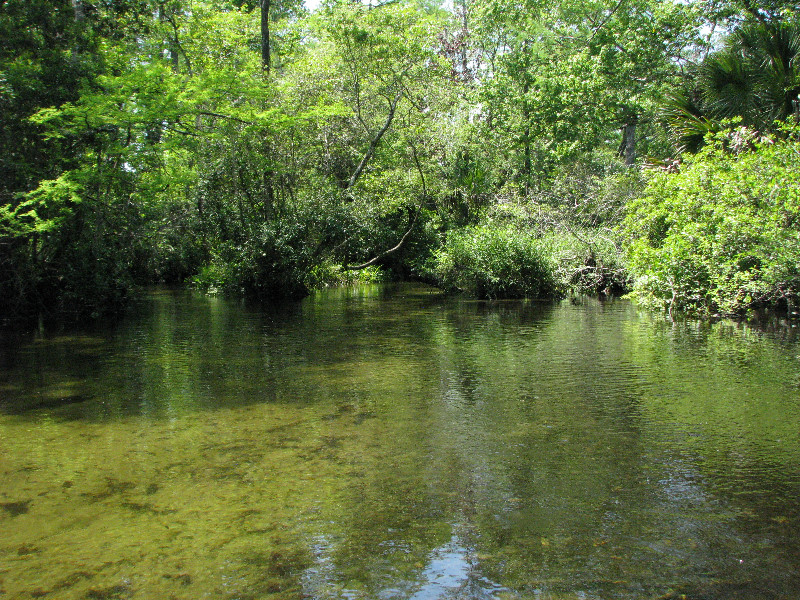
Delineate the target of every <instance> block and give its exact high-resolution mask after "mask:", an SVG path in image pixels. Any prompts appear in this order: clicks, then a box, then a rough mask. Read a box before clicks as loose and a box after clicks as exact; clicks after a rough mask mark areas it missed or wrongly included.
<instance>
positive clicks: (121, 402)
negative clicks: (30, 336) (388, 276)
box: [0, 286, 800, 600]
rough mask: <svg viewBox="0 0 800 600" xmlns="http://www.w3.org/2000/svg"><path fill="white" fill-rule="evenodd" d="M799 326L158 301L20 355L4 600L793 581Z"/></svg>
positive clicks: (526, 309)
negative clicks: (116, 321) (103, 325)
mask: <svg viewBox="0 0 800 600" xmlns="http://www.w3.org/2000/svg"><path fill="white" fill-rule="evenodd" d="M795 331H796V330H795V329H792V328H791V327H782V328H781V327H773V328H771V329H762V330H755V329H750V328H748V327H745V326H742V325H735V324H730V323H717V324H713V325H712V324H698V323H679V324H671V323H666V322H664V321H662V320H660V319H658V318H654V317H652V316H648V315H645V314H641V313H638V312H637V311H636V310H635V309H634V308H633V307H632V306H630V305H629V304H627V303H624V302H613V303H600V302H594V301H588V300H587V301H585V302H582V303H578V304H571V303H569V302H564V303H559V304H553V305H548V304H537V303H527V302H507V303H491V304H487V303H479V302H464V301H455V300H447V299H445V298H443V297H441V296H440V295H438V294H437V293H436V292H435V291H433V290H430V289H427V288H415V287H409V286H400V287H374V288H359V289H358V290H336V291H331V292H327V293H323V294H319V295H316V296H314V297H311V298H309V299H307V300H306V301H304V302H303V303H301V304H299V305H295V306H291V307H288V308H283V309H264V308H256V307H249V306H246V305H241V304H239V303H235V302H229V301H225V300H223V299H219V298H208V297H203V296H198V295H193V294H191V293H188V292H166V291H161V292H157V293H154V294H153V295H152V296H151V297H150V300H149V302H148V303H146V304H145V305H143V306H142V307H141V309H140V310H139V311H138V313H137V314H135V315H132V316H131V317H130V319H128V320H127V321H126V322H124V323H122V324H121V325H119V326H115V327H110V328H108V329H102V330H95V331H84V332H80V333H77V334H72V335H60V336H52V337H44V338H40V339H36V340H30V341H24V342H22V343H13V344H12V343H5V344H4V345H3V346H2V349H0V477H2V479H0V481H2V484H0V598H3V599H4V600H5V598H9V599H12V598H13V599H28V598H53V599H56V598H58V599H73V598H74V599H101V598H109V599H114V598H135V599H152V598H165V599H166V598H175V599H186V600H189V599H192V600H194V599H199V598H209V599H223V600H234V599H241V600H245V599H256V598H258V599H261V598H275V599H278V598H281V599H286V600H290V599H301V598H315V599H320V600H327V599H334V598H337V599H338V598H341V599H345V598H346V599H351V600H366V599H370V600H372V599H385V600H399V599H409V598H412V599H415V600H444V599H460V600H474V599H484V598H485V599H490V598H491V599H497V600H510V599H534V598H535V599H548V598H552V599H578V598H580V599H609V598H619V599H623V598H624V599H653V598H663V599H667V598H676V599H677V598H682V597H686V598H695V599H699V598H714V599H717V598H719V599H723V600H727V599H731V600H733V599H734V598H745V599H761V598H763V599H790V598H797V597H800V568H799V567H800V443H798V442H800V439H799V438H800V380H799V379H798V373H800V368H798V367H800V344H798V341H797V337H796V334H795V333H794V332H795Z"/></svg>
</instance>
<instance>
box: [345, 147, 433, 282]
mask: <svg viewBox="0 0 800 600" xmlns="http://www.w3.org/2000/svg"><path fill="white" fill-rule="evenodd" d="M409 146H411V155H412V156H413V157H414V164H415V165H416V167H417V171H418V172H419V177H420V180H421V182H422V196H421V198H420V201H419V205H418V206H417V208H416V210H415V211H414V218H413V219H411V223H410V224H409V225H408V229H407V230H406V232H405V233H404V234H403V237H401V238H400V241H399V242H397V245H396V246H394V247H393V248H389V249H388V250H386V251H384V252H381V253H380V254H378V255H377V256H376V257H374V258H372V259H370V260H368V261H367V262H365V263H362V264H360V265H355V266H352V267H351V266H348V265H344V266H343V267H342V268H343V269H344V270H345V271H359V270H361V269H366V268H367V267H369V266H372V265H374V264H375V263H376V262H378V261H379V260H381V259H382V258H385V257H386V256H389V255H390V254H391V253H392V252H396V251H398V250H399V249H400V248H402V247H403V244H405V243H406V240H407V239H408V236H409V235H411V232H412V231H413V230H414V225H416V223H417V217H419V213H420V211H421V210H422V205H423V204H424V203H425V199H426V198H427V197H428V190H427V187H426V186H425V173H424V172H423V171H422V166H421V165H420V163H419V157H418V156H417V149H416V148H415V147H414V144H413V143H411V142H410V141H409Z"/></svg>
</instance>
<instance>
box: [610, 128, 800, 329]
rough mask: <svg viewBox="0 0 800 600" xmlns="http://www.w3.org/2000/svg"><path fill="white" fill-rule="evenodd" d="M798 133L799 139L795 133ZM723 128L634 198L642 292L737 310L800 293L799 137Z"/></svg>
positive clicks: (689, 306) (629, 223)
mask: <svg viewBox="0 0 800 600" xmlns="http://www.w3.org/2000/svg"><path fill="white" fill-rule="evenodd" d="M792 136H794V137H792ZM796 136H797V133H796V132H795V133H793V134H791V135H789V136H788V137H787V138H786V139H783V140H779V141H772V140H766V139H759V138H758V137H757V136H756V135H755V134H754V133H753V132H751V131H749V130H747V129H744V128H738V129H735V130H730V131H728V132H727V133H723V134H719V135H718V136H717V137H716V138H715V139H713V140H712V142H713V143H710V144H709V145H707V146H706V148H705V149H704V150H703V151H702V152H701V153H700V154H698V155H697V156H695V157H692V158H690V159H687V162H686V164H684V165H683V167H682V168H681V171H680V172H679V173H659V174H658V175H656V176H655V177H654V178H653V179H652V181H651V182H650V184H649V186H648V188H647V190H646V192H645V194H644V195H643V197H642V198H641V199H639V200H635V201H633V202H631V203H630V205H629V207H628V215H627V217H626V220H625V222H624V225H623V231H624V233H625V235H626V236H627V239H628V241H629V244H630V245H629V250H628V257H629V268H630V270H631V273H632V275H633V277H634V294H633V295H634V296H635V297H636V298H638V299H640V300H641V301H643V302H644V303H646V304H649V305H654V306H662V307H665V308H668V309H669V310H670V312H672V311H675V310H684V311H689V312H695V313H700V314H714V313H724V314H737V313H742V312H743V311H746V310H747V309H749V308H753V307H756V306H761V305H769V304H776V303H779V302H796V300H797V296H798V294H800V184H799V183H798V182H799V181H800V143H798V141H797V137H796Z"/></svg>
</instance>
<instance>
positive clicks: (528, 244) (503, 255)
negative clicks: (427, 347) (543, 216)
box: [433, 225, 563, 298]
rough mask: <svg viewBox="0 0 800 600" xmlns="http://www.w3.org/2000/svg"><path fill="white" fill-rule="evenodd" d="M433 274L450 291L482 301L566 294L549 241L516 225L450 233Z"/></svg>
mask: <svg viewBox="0 0 800 600" xmlns="http://www.w3.org/2000/svg"><path fill="white" fill-rule="evenodd" d="M433 271H434V275H435V277H436V278H437V280H438V281H439V283H440V285H441V286H442V287H444V288H445V289H448V290H460V291H463V292H466V293H469V294H472V295H475V296H477V297H479V298H523V297H528V298H551V297H556V296H559V295H561V294H562V293H563V290H562V288H561V286H560V285H559V283H558V281H557V280H556V277H555V264H554V263H553V261H552V257H551V253H550V252H549V250H548V248H546V247H545V242H544V241H543V240H542V239H541V238H538V237H536V236H535V235H534V234H533V233H532V232H529V231H522V230H519V229H517V228H515V227H512V226H506V227H499V226H496V225H483V226H478V227H468V228H464V229H458V230H453V231H450V232H449V233H448V235H447V240H446V242H445V244H444V246H443V247H442V248H441V249H440V250H439V251H438V252H437V253H436V254H435V258H434V267H433Z"/></svg>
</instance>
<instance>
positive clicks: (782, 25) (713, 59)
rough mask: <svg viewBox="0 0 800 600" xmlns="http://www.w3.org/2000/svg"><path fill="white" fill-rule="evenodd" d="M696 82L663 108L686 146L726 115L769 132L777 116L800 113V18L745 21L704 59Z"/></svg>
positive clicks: (694, 146) (696, 143)
mask: <svg viewBox="0 0 800 600" xmlns="http://www.w3.org/2000/svg"><path fill="white" fill-rule="evenodd" d="M695 86H696V89H695V91H694V93H693V95H692V96H689V95H681V94H676V95H674V96H673V97H671V98H669V99H668V101H667V102H666V103H665V106H664V108H663V110H662V117H663V120H664V121H665V122H666V124H667V126H668V127H669V129H670V132H671V133H672V136H673V139H674V140H675V142H676V145H677V147H678V150H679V151H681V152H683V151H688V152H695V151H697V150H699V149H700V147H702V145H703V137H704V135H705V134H706V133H708V132H710V131H714V130H719V129H720V128H721V124H720V122H721V121H723V120H724V119H731V118H736V117H738V118H739V119H741V121H742V124H744V125H747V126H749V127H752V128H754V129H756V130H758V131H762V132H768V131H772V130H774V129H775V123H776V121H777V122H782V121H786V120H787V119H788V118H789V117H790V116H792V115H795V116H798V117H800V22H791V23H787V22H785V21H765V20H758V21H754V22H750V23H745V24H743V25H742V26H741V27H739V28H738V29H736V30H735V31H734V32H732V33H731V34H730V36H729V37H728V40H727V44H726V45H725V47H724V48H723V49H722V50H720V51H718V52H715V53H714V54H711V55H710V56H709V57H708V58H706V60H704V61H703V63H702V64H701V65H700V67H699V69H698V71H697V75H696V79H695Z"/></svg>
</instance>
